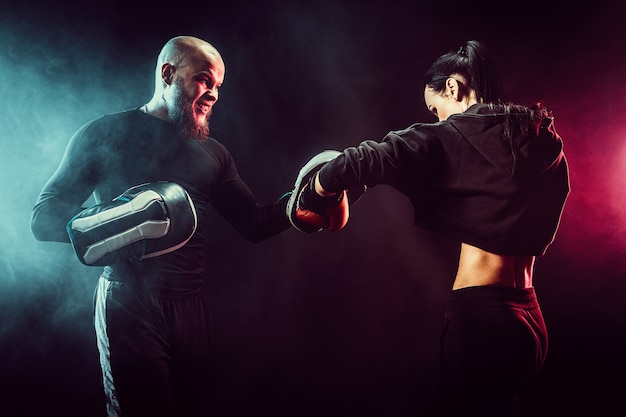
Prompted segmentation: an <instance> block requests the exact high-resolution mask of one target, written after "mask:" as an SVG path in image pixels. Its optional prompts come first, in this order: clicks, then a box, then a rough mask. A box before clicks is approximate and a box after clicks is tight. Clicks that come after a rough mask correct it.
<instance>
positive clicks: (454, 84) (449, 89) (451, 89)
mask: <svg viewBox="0 0 626 417" xmlns="http://www.w3.org/2000/svg"><path fill="white" fill-rule="evenodd" d="M459 88H460V86H459V82H458V81H457V80H456V79H455V78H452V77H448V79H447V80H446V93H447V94H448V95H450V97H452V98H453V99H454V100H456V101H458V100H459V99H460V97H459V93H460V91H459Z"/></svg>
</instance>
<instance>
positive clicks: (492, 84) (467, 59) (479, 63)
mask: <svg viewBox="0 0 626 417" xmlns="http://www.w3.org/2000/svg"><path fill="white" fill-rule="evenodd" d="M452 74H459V75H460V76H462V77H463V78H465V81H466V82H467V85H466V86H465V87H466V88H467V89H473V90H474V91H476V98H477V100H478V101H482V102H484V103H501V102H502V101H503V97H502V94H503V93H502V84H501V81H500V75H499V73H498V71H497V68H496V65H495V61H494V59H493V57H492V56H491V53H490V52H489V50H488V49H487V48H486V47H485V45H483V44H482V43H480V42H478V41H467V42H465V43H464V44H463V45H462V46H461V47H460V48H459V50H458V51H457V52H452V51H450V52H448V53H446V54H444V55H442V56H440V57H439V58H437V60H436V61H435V62H433V64H432V65H431V66H430V68H429V69H428V71H427V72H426V74H425V76H424V85H426V86H427V87H429V88H432V89H433V90H435V91H436V92H441V91H444V90H445V84H446V80H447V79H448V78H449V77H450V76H451V75H452Z"/></svg>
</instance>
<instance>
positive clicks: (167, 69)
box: [161, 62, 174, 85]
mask: <svg viewBox="0 0 626 417" xmlns="http://www.w3.org/2000/svg"><path fill="white" fill-rule="evenodd" d="M161 79H162V80H163V82H164V83H165V84H167V85H171V84H172V80H173V79H174V66H173V65H172V64H169V63H167V62H166V63H165V64H163V66H162V67H161Z"/></svg>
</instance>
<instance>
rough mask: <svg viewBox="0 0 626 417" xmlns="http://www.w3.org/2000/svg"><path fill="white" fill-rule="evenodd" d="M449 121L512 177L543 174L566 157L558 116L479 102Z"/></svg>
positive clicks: (497, 167)
mask: <svg viewBox="0 0 626 417" xmlns="http://www.w3.org/2000/svg"><path fill="white" fill-rule="evenodd" d="M448 122H449V123H450V125H452V126H453V127H454V128H455V129H456V130H457V131H458V132H459V134H461V136H463V137H464V138H465V140H466V141H467V143H468V144H469V145H470V146H471V147H473V148H474V149H475V150H476V151H477V152H478V153H479V154H481V155H482V156H483V158H484V159H485V160H487V161H488V162H489V163H490V164H491V165H493V166H494V167H495V168H496V169H498V170H499V171H501V172H502V173H504V174H506V175H508V176H510V177H511V178H521V177H527V176H531V177H537V176H541V175H543V174H545V173H547V172H548V171H550V170H551V169H552V168H553V167H555V166H557V165H558V164H559V162H560V160H561V159H562V158H563V142H562V140H561V138H560V136H559V135H558V134H557V132H556V129H555V127H554V119H553V118H552V117H548V116H540V115H537V114H535V112H533V111H532V110H531V109H528V108H525V107H521V106H511V105H491V104H482V103H481V104H475V105H473V106H471V107H470V108H469V109H467V110H466V111H465V112H464V113H460V114H455V115H453V116H450V117H449V118H448Z"/></svg>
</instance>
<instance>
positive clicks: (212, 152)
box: [31, 109, 289, 292]
mask: <svg viewBox="0 0 626 417" xmlns="http://www.w3.org/2000/svg"><path fill="white" fill-rule="evenodd" d="M156 181H171V182H175V183H178V184H180V185H181V186H182V187H183V188H184V189H185V190H186V191H187V192H188V193H189V195H190V197H191V199H192V200H193V203H194V206H195V209H196V213H197V215H198V228H197V229H196V231H195V233H194V235H193V236H192V238H191V239H190V241H189V242H187V244H185V246H183V247H182V248H180V249H178V250H176V251H174V252H171V253H169V254H165V255H162V256H159V257H156V258H150V259H145V260H143V261H141V262H126V263H120V264H115V265H111V266H107V267H105V274H106V275H107V276H109V277H110V278H111V279H116V280H127V279H131V277H133V278H132V279H137V275H150V276H151V277H153V278H151V279H153V280H157V279H158V280H159V282H160V286H161V287H162V288H165V289H166V290H167V289H169V290H171V291H179V292H180V291H182V292H187V291H193V290H195V289H196V288H198V287H199V285H200V282H201V272H202V264H203V243H204V239H205V233H207V231H205V230H204V227H203V225H204V223H205V222H203V219H204V217H205V214H206V212H207V207H208V206H209V204H212V205H213V207H214V208H215V209H216V211H217V212H218V213H219V214H221V215H222V216H223V217H224V218H225V219H226V220H227V221H228V222H229V223H230V224H231V225H232V226H233V227H234V229H236V230H237V231H238V232H239V233H240V234H241V235H242V236H243V237H245V238H246V239H248V240H251V241H253V242H259V241H261V240H264V239H266V238H269V237H271V236H274V235H276V234H278V233H280V232H282V231H284V230H286V229H287V228H288V227H289V221H288V219H287V216H286V214H285V205H286V201H285V199H282V200H280V201H278V202H276V203H271V204H264V205H262V204H259V203H258V202H257V201H256V199H255V197H254V195H253V193H252V191H251V190H250V188H249V187H248V186H247V185H246V184H245V182H244V181H243V180H242V179H241V178H240V176H239V174H238V172H237V168H236V165H235V162H234V161H233V158H232V156H231V155H230V153H229V152H228V150H227V149H226V148H225V147H224V146H223V145H222V144H220V143H219V142H218V141H216V140H214V139H208V140H206V141H203V142H200V141H194V140H186V139H183V138H180V137H179V136H177V134H176V132H175V131H174V128H173V126H172V125H171V124H169V123H167V122H165V121H163V120H160V119H158V118H155V117H153V116H150V115H147V114H145V113H143V112H141V111H139V110H137V109H134V110H128V111H123V112H119V113H115V114H110V115H105V116H102V117H100V118H98V119H96V120H93V121H91V122H89V123H87V124H85V125H84V126H83V127H82V128H81V129H79V131H78V132H76V134H75V135H74V136H73V137H72V139H71V140H70V142H69V144H68V146H67V149H66V151H65V154H64V156H63V158H62V160H61V162H60V164H59V166H58V168H57V170H56V172H55V173H54V175H53V176H52V177H51V178H50V180H49V181H48V182H47V184H46V185H45V186H44V188H43V190H42V191H41V194H40V196H39V199H38V201H37V202H36V204H35V206H34V209H33V213H32V218H31V228H32V231H33V234H34V236H35V237H36V238H37V239H39V240H47V241H58V242H69V237H68V234H67V232H66V224H67V222H68V221H69V220H70V219H71V218H72V217H73V216H74V215H76V214H77V213H78V212H80V211H81V210H82V209H83V207H82V204H83V203H84V202H85V201H86V200H87V199H88V198H89V197H90V196H91V195H92V193H93V195H94V197H95V200H96V202H97V203H99V202H103V201H111V200H112V199H113V198H115V197H117V196H118V195H120V194H121V193H123V192H124V191H125V190H127V189H128V188H130V187H133V186H135V185H139V184H143V183H149V182H156ZM157 277H158V278H157Z"/></svg>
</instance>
